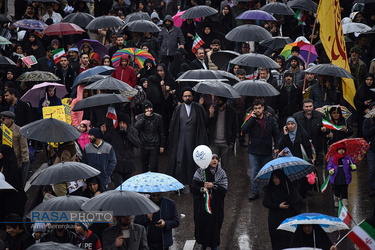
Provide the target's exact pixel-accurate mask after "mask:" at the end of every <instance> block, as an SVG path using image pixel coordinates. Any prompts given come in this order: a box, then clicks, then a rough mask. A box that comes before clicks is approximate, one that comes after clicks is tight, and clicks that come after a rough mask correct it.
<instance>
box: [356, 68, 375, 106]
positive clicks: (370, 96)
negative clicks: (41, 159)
mask: <svg viewBox="0 0 375 250" xmlns="http://www.w3.org/2000/svg"><path fill="white" fill-rule="evenodd" d="M368 77H371V78H372V79H373V83H372V85H371V86H367V84H366V79H367V78H368ZM364 79H365V80H364V81H363V82H362V84H361V85H360V86H359V88H358V89H357V92H356V94H355V97H354V101H355V105H356V107H357V108H360V109H363V110H364V109H366V108H367V107H366V106H365V105H364V102H365V101H367V100H372V101H375V92H373V91H371V89H373V88H375V77H374V75H373V74H371V73H368V74H367V75H366V77H365V78H364Z"/></svg>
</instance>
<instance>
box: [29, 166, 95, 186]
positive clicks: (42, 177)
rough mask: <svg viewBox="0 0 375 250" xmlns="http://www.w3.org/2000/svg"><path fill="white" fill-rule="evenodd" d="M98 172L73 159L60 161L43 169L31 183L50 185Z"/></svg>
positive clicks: (83, 177) (86, 177) (85, 177)
mask: <svg viewBox="0 0 375 250" xmlns="http://www.w3.org/2000/svg"><path fill="white" fill-rule="evenodd" d="M99 174H100V171H99V170H96V169H95V168H93V167H91V166H89V165H87V164H84V163H81V162H75V161H69V162H61V163H58V164H55V165H52V166H50V167H48V168H46V169H44V170H43V171H42V172H41V173H40V174H39V175H38V176H37V177H36V178H35V179H34V180H33V181H32V182H31V185H50V184H58V183H64V182H69V181H77V180H81V179H88V178H90V177H94V176H97V175H99Z"/></svg>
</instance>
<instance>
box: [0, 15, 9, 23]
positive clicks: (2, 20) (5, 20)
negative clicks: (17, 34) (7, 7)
mask: <svg viewBox="0 0 375 250" xmlns="http://www.w3.org/2000/svg"><path fill="white" fill-rule="evenodd" d="M10 19H12V18H11V17H10ZM10 19H9V18H8V17H6V16H3V15H0V22H1V23H9V22H11V21H12V20H10Z"/></svg>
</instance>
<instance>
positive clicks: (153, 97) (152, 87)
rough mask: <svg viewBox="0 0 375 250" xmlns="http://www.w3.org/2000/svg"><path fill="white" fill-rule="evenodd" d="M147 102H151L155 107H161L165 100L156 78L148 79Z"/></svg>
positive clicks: (150, 77)
mask: <svg viewBox="0 0 375 250" xmlns="http://www.w3.org/2000/svg"><path fill="white" fill-rule="evenodd" d="M145 92H146V95H147V100H149V101H150V102H151V103H152V104H153V105H154V106H156V105H159V104H160V103H161V102H162V100H163V93H162V90H161V87H160V84H159V83H158V80H157V79H156V76H153V75H152V76H149V77H148V79H147V89H146V90H145Z"/></svg>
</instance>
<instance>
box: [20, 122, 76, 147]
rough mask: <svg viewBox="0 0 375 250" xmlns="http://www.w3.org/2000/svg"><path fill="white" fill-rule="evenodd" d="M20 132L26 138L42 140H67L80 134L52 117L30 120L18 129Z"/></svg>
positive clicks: (70, 126) (72, 139) (74, 138)
mask: <svg viewBox="0 0 375 250" xmlns="http://www.w3.org/2000/svg"><path fill="white" fill-rule="evenodd" d="M20 134H21V135H22V136H23V137H25V138H27V139H32V140H36V141H42V142H69V141H74V140H76V139H78V138H79V137H80V136H81V132H79V130H78V129H76V128H75V127H73V126H72V125H69V124H68V123H66V122H63V121H60V120H57V119H54V118H47V119H41V120H37V121H35V122H31V123H29V124H27V125H25V126H23V127H22V128H21V129H20Z"/></svg>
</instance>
